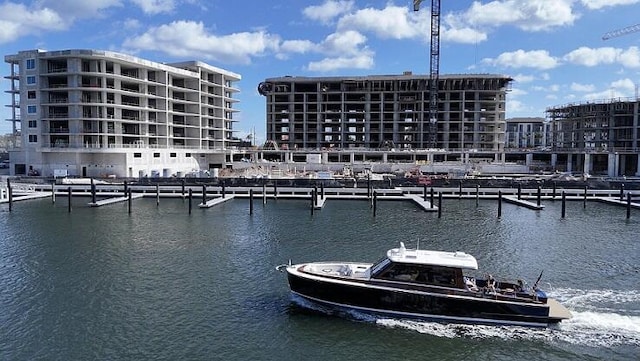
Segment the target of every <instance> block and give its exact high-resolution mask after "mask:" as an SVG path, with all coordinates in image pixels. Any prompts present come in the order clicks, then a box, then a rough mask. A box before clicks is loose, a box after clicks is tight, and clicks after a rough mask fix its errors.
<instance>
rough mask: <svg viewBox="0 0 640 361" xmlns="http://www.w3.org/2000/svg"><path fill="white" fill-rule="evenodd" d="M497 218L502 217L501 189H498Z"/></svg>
mask: <svg viewBox="0 0 640 361" xmlns="http://www.w3.org/2000/svg"><path fill="white" fill-rule="evenodd" d="M498 218H502V191H498Z"/></svg>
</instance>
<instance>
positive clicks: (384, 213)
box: [0, 198, 640, 360]
mask: <svg viewBox="0 0 640 361" xmlns="http://www.w3.org/2000/svg"><path fill="white" fill-rule="evenodd" d="M88 201H89V200H88V199H80V198H77V199H74V208H73V211H72V213H71V214H69V213H68V212H67V208H66V200H65V199H60V198H59V199H58V202H57V203H56V204H55V205H52V204H51V201H50V200H39V201H28V202H20V203H16V204H14V207H13V211H12V212H8V206H7V205H2V206H0V234H2V240H0V309H1V310H2V312H0V324H1V327H0V359H2V360H27V359H28V360H36V359H43V360H44V359H46V360H91V359H100V360H107V359H109V360H111V359H119V360H123V359H124V360H141V359H153V360H204V359H206V360H299V359H307V360H320V359H322V360H356V359H357V360H371V359H379V358H380V357H384V358H386V359H397V360H418V359H429V358H434V359H438V360H459V359H461V358H467V359H483V360H484V359H487V360H488V359H491V360H514V359H534V358H535V359H540V360H601V359H606V360H637V359H638V358H639V357H640V281H639V279H640V266H639V264H638V261H639V259H640V240H639V237H638V233H639V232H638V231H639V230H640V212H638V211H635V210H634V211H633V213H632V215H631V219H626V213H625V212H626V211H625V209H624V208H617V207H613V206H607V205H601V204H593V203H590V204H588V205H587V208H586V209H583V207H582V203H581V202H575V203H568V204H567V212H566V214H567V216H566V218H565V219H561V218H560V213H561V212H560V202H555V203H554V202H545V205H546V209H545V210H543V211H540V212H536V211H532V210H528V209H523V208H519V207H517V206H515V205H510V204H503V213H502V214H503V217H502V219H497V218H496V214H497V205H496V202H495V201H481V203H480V205H479V206H478V207H476V205H475V200H457V199H456V200H445V201H444V203H443V209H444V211H443V215H442V218H440V219H438V218H437V214H435V213H434V214H430V213H424V212H422V211H419V210H417V208H416V207H414V206H413V205H412V204H411V203H409V202H406V203H405V202H386V201H385V202H382V201H381V202H379V204H378V211H377V216H376V217H375V218H374V217H373V216H372V212H371V209H370V207H369V204H368V203H366V202H364V201H328V202H327V204H326V205H325V208H324V209H323V210H321V211H316V212H315V214H314V215H313V216H312V215H311V213H310V211H309V209H308V202H306V201H294V200H277V201H271V200H270V201H269V203H268V204H267V205H266V206H265V207H263V206H262V205H261V204H259V203H258V202H256V204H255V205H256V207H255V210H254V214H253V216H250V215H249V210H248V208H249V207H248V201H247V200H240V199H237V200H233V201H231V202H227V203H224V204H222V205H219V206H216V207H215V208H212V209H206V210H201V209H198V208H194V209H193V211H192V214H191V215H189V214H188V208H187V202H186V201H182V200H164V199H163V200H162V201H161V204H160V206H156V204H155V199H141V200H137V201H135V202H134V204H133V213H132V214H131V215H130V214H128V212H127V206H126V204H124V203H123V204H117V205H112V206H107V207H103V208H89V207H87V206H86V203H87V202H88ZM400 241H404V242H405V243H406V244H407V246H411V247H413V246H415V244H416V243H419V244H420V247H421V248H432V249H441V250H464V251H466V252H469V253H471V254H474V255H475V256H476V257H477V258H478V262H479V264H480V267H481V269H483V270H486V271H491V272H492V273H493V274H494V275H495V276H511V277H524V278H525V279H527V280H529V282H533V281H535V279H536V278H537V276H538V274H539V273H540V271H541V270H544V275H543V278H542V281H541V285H542V286H543V288H544V289H545V290H547V291H548V293H549V294H550V295H551V296H553V297H556V298H558V299H559V300H560V301H561V302H562V303H563V304H565V305H566V306H567V307H568V308H569V309H570V310H571V311H572V313H573V315H574V318H573V319H572V320H569V321H566V322H562V323H561V324H560V325H559V326H557V327H552V328H548V329H530V328H522V327H493V326H468V325H454V324H449V325H445V324H439V323H430V322H416V321H406V320H400V319H387V318H375V317H371V316H369V315H366V314H359V313H357V312H347V313H345V312H337V311H335V310H331V309H323V308H322V307H319V306H317V305H314V304H309V303H308V302H305V301H304V300H300V299H296V298H292V297H291V295H290V294H289V290H288V286H287V283H286V277H285V275H284V274H283V273H280V272H277V271H275V270H274V266H276V265H278V264H281V263H286V262H287V261H288V260H289V259H291V260H292V261H293V262H302V261H313V260H354V261H370V262H373V261H375V260H377V259H379V258H380V257H381V256H382V255H383V254H384V252H385V251H386V250H387V249H388V248H392V247H396V246H398V244H399V242H400Z"/></svg>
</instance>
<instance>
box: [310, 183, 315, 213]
mask: <svg viewBox="0 0 640 361" xmlns="http://www.w3.org/2000/svg"><path fill="white" fill-rule="evenodd" d="M310 193H311V204H310V207H309V208H310V209H311V215H312V216H313V210H314V208H315V207H314V206H315V201H314V199H313V198H315V196H314V194H313V189H312V190H311V192H310Z"/></svg>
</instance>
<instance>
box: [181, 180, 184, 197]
mask: <svg viewBox="0 0 640 361" xmlns="http://www.w3.org/2000/svg"><path fill="white" fill-rule="evenodd" d="M180 184H181V185H182V199H184V179H181V180H180Z"/></svg>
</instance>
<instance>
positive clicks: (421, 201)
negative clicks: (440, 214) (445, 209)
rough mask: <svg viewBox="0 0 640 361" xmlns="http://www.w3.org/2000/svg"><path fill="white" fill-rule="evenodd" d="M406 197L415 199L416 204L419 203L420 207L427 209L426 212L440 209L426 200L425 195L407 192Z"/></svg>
mask: <svg viewBox="0 0 640 361" xmlns="http://www.w3.org/2000/svg"><path fill="white" fill-rule="evenodd" d="M404 198H406V199H409V200H411V201H413V202H414V203H415V204H417V205H418V207H420V208H422V210H423V211H425V212H437V211H438V207H436V206H434V205H433V204H431V202H429V201H425V200H424V197H423V196H420V195H418V194H405V195H404Z"/></svg>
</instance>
